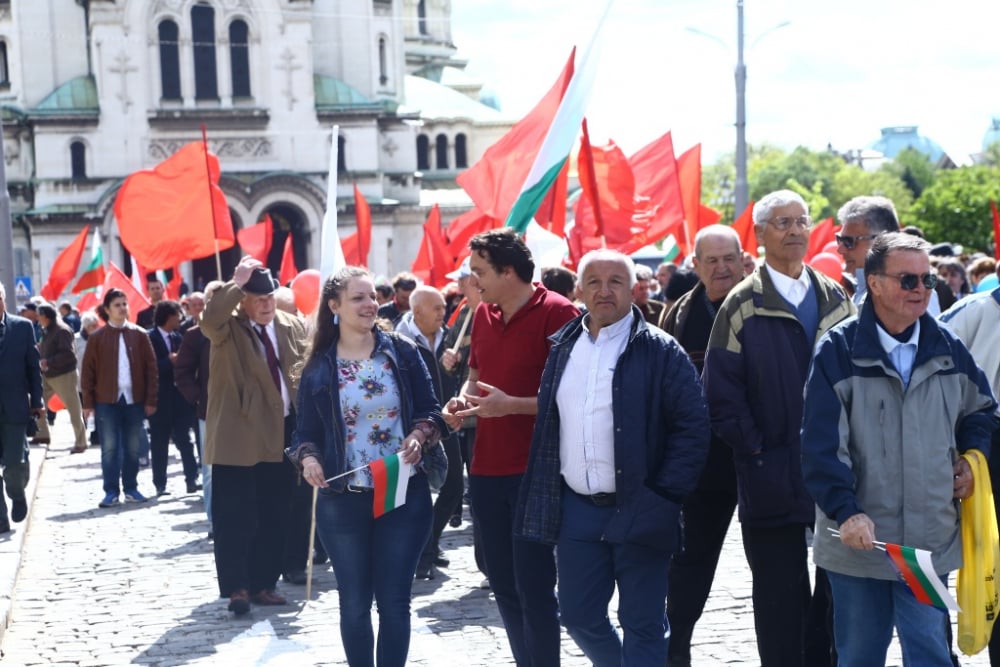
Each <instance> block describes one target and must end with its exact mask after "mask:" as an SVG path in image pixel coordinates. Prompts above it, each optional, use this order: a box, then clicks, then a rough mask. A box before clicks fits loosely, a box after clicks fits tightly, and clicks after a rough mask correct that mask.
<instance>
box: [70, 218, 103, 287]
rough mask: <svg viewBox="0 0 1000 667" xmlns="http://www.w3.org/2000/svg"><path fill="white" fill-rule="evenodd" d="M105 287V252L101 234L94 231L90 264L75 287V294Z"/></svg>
mask: <svg viewBox="0 0 1000 667" xmlns="http://www.w3.org/2000/svg"><path fill="white" fill-rule="evenodd" d="M103 285H104V252H103V251H102V250H101V232H100V231H98V230H97V229H94V241H93V245H92V246H91V249H90V263H89V264H87V268H86V269H85V270H84V272H83V275H81V276H80V278H79V279H78V280H77V281H76V283H75V284H74V285H73V289H72V292H73V294H79V293H80V292H86V291H87V290H96V289H98V288H100V287H101V286H103Z"/></svg>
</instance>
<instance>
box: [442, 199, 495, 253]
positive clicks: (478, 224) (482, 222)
mask: <svg viewBox="0 0 1000 667" xmlns="http://www.w3.org/2000/svg"><path fill="white" fill-rule="evenodd" d="M502 224H503V220H498V219H496V218H491V217H490V216H488V215H485V214H484V213H483V212H482V211H480V210H479V209H478V208H473V209H472V210H469V211H466V212H465V213H463V214H461V215H460V216H458V217H457V218H455V219H454V220H452V221H451V222H450V223H448V228H447V229H446V230H445V238H446V239H447V241H448V252H449V253H450V255H451V257H453V258H455V260H456V261H457V260H458V259H459V258H464V257H465V256H466V255H468V254H469V241H470V240H471V239H472V237H473V236H475V235H476V234H481V233H482V232H488V231H490V230H491V229H496V228H497V227H499V226H501V225H502Z"/></svg>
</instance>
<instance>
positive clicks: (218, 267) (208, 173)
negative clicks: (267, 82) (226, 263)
mask: <svg viewBox="0 0 1000 667" xmlns="http://www.w3.org/2000/svg"><path fill="white" fill-rule="evenodd" d="M201 143H202V144H204V146H205V177H206V180H207V181H208V205H209V206H210V207H211V209H212V237H213V238H215V235H216V229H218V227H217V226H216V222H215V197H214V196H213V195H214V194H215V193H213V192H212V168H211V167H210V166H209V164H208V130H206V129H205V124H204V123H202V124H201ZM215 276H216V278H218V279H219V280H222V259H220V257H219V239H218V238H215Z"/></svg>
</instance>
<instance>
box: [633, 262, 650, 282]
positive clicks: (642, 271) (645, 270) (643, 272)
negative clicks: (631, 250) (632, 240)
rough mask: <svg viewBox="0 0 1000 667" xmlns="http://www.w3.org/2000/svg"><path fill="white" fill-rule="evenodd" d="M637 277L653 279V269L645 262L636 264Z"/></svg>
mask: <svg viewBox="0 0 1000 667" xmlns="http://www.w3.org/2000/svg"><path fill="white" fill-rule="evenodd" d="M635 279H636V281H639V280H652V279H653V269H651V268H649V267H648V266H646V265H645V264H636V265H635Z"/></svg>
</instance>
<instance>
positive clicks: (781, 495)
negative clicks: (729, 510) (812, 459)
mask: <svg viewBox="0 0 1000 667" xmlns="http://www.w3.org/2000/svg"><path fill="white" fill-rule="evenodd" d="M797 453H798V450H797V449H795V448H792V447H781V448H778V449H772V450H764V451H762V452H761V453H760V454H758V455H756V456H751V457H749V458H742V457H740V458H737V460H736V477H737V481H738V485H737V486H738V491H739V504H740V510H741V511H740V519H741V520H748V519H749V520H766V519H780V518H781V517H784V516H787V515H789V514H791V513H793V512H794V511H795V510H796V508H797V504H798V503H797V499H796V493H795V488H796V484H795V480H794V479H793V474H794V473H796V472H797V470H798V467H799V466H800V465H801V464H800V462H799V460H798V457H797V456H796V454H797Z"/></svg>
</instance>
